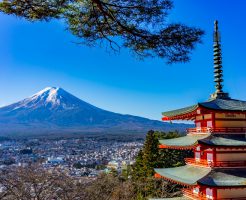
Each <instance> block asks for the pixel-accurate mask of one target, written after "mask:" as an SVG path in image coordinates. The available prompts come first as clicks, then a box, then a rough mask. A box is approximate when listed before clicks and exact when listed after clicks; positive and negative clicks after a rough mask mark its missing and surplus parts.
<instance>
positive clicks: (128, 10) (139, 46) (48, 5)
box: [0, 0, 204, 63]
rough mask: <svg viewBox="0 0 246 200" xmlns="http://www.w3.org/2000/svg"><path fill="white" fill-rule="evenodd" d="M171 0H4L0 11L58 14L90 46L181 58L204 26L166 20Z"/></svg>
mask: <svg viewBox="0 0 246 200" xmlns="http://www.w3.org/2000/svg"><path fill="white" fill-rule="evenodd" d="M172 8H173V2H172V0H31V1H30V0H28V1H24V0H3V1H0V12H3V13H5V14H8V15H15V16H18V17H23V18H25V19H27V20H30V21H38V20H43V21H49V20H52V19H61V20H62V21H63V22H65V23H66V25H67V29H68V30H70V32H71V33H72V34H74V35H75V36H77V37H78V38H79V42H78V43H80V44H87V45H90V46H94V45H102V44H104V43H106V44H107V46H108V47H109V48H111V49H113V50H114V51H117V52H119V50H120V48H121V47H127V48H129V49H130V50H132V51H133V52H134V53H135V55H137V56H139V57H140V58H145V57H154V56H157V57H160V58H165V59H166V60H167V62H168V63H174V62H186V61H188V60H189V55H190V53H191V51H192V50H193V49H194V48H195V45H196V44H197V43H199V42H201V36H202V35H203V34H204V32H203V31H202V30H201V29H199V28H195V27H189V26H186V25H184V24H182V23H169V20H168V18H167V17H168V14H169V12H170V10H171V9H172Z"/></svg>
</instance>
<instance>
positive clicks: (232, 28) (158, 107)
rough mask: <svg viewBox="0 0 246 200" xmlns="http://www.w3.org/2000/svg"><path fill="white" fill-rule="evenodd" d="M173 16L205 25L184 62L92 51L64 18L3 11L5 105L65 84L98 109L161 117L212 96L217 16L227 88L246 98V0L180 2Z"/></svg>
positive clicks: (0, 99) (1, 87) (1, 96)
mask: <svg viewBox="0 0 246 200" xmlns="http://www.w3.org/2000/svg"><path fill="white" fill-rule="evenodd" d="M174 5H175V8H174V9H173V10H172V12H171V14H170V17H169V21H170V22H183V23H185V24H187V25H191V26H197V27H200V28H202V29H203V30H205V32H206V35H205V36H204V37H203V44H199V45H198V46H197V48H196V49H195V51H194V52H193V53H192V55H191V61H190V62H189V63H185V64H173V65H166V64H165V61H164V60H161V59H157V58H154V59H146V60H144V61H139V60H137V59H136V58H135V57H134V56H132V53H131V52H129V51H128V50H126V49H122V50H121V53H120V55H115V54H113V53H108V52H106V51H105V48H99V47H97V48H88V47H86V46H80V45H77V44H75V43H74V42H76V41H77V39H76V38H75V37H73V36H72V35H71V34H70V33H69V32H68V31H66V30H65V25H64V24H62V23H61V22H57V21H53V22H49V23H45V22H42V23H41V22H35V23H31V22H27V21H25V20H24V19H19V18H16V17H13V16H6V15H3V14H0V38H1V40H0V106H4V105H8V104H11V103H13V102H16V101H18V100H21V99H23V98H25V97H28V96H30V95H32V94H33V93H36V92H37V91H39V90H41V89H43V88H45V87H47V86H58V87H62V88H63V89H65V90H67V91H69V92H70V93H72V94H74V95H75V96H77V97H79V98H81V99H83V100H85V101H87V102H89V103H91V104H94V105H96V106H98V107H101V108H104V109H107V110H110V111H114V112H119V113H127V114H133V115H139V116H144V117H148V118H152V119H160V118H161V112H162V111H165V110H169V109H175V108H180V107H183V106H189V105H191V104H194V103H196V102H198V101H204V100H207V99H208V97H209V95H210V94H211V93H213V92H214V84H213V52H212V50H213V49H212V32H213V21H214V20H215V19H218V20H219V27H220V30H221V34H222V48H223V67H224V79H225V82H224V85H225V87H224V88H225V91H227V92H229V93H230V95H231V97H233V98H237V99H242V100H246V92H245V88H246V59H245V57H246V50H245V47H246V38H245V32H246V26H245V19H246V12H245V6H246V1H244V0H234V1H224V0H216V1H214V0H206V1H197V0H174Z"/></svg>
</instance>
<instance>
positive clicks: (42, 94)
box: [30, 87, 62, 106]
mask: <svg viewBox="0 0 246 200" xmlns="http://www.w3.org/2000/svg"><path fill="white" fill-rule="evenodd" d="M59 90H62V89H61V88H59V87H46V88H45V89H43V90H41V91H39V92H38V93H36V94H34V95H33V96H31V97H30V99H31V100H32V101H33V100H35V99H36V100H43V101H44V103H45V104H49V103H51V104H53V106H54V105H60V103H61V101H60V99H61V98H62V96H61V95H59Z"/></svg>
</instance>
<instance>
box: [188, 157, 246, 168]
mask: <svg viewBox="0 0 246 200" xmlns="http://www.w3.org/2000/svg"><path fill="white" fill-rule="evenodd" d="M185 162H186V164H190V165H198V166H205V167H246V160H242V161H216V162H213V161H208V160H205V159H200V160H197V159H195V158H185Z"/></svg>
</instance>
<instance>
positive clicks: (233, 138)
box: [198, 134, 246, 147]
mask: <svg viewBox="0 0 246 200" xmlns="http://www.w3.org/2000/svg"><path fill="white" fill-rule="evenodd" d="M198 143H199V144H206V145H210V146H232V147H243V146H246V138H245V135H235V134H234V135H233V134H230V135H227V134H226V135H221V134H220V135H216V134H213V135H210V136H209V137H207V138H204V139H201V140H199V141H198Z"/></svg>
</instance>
